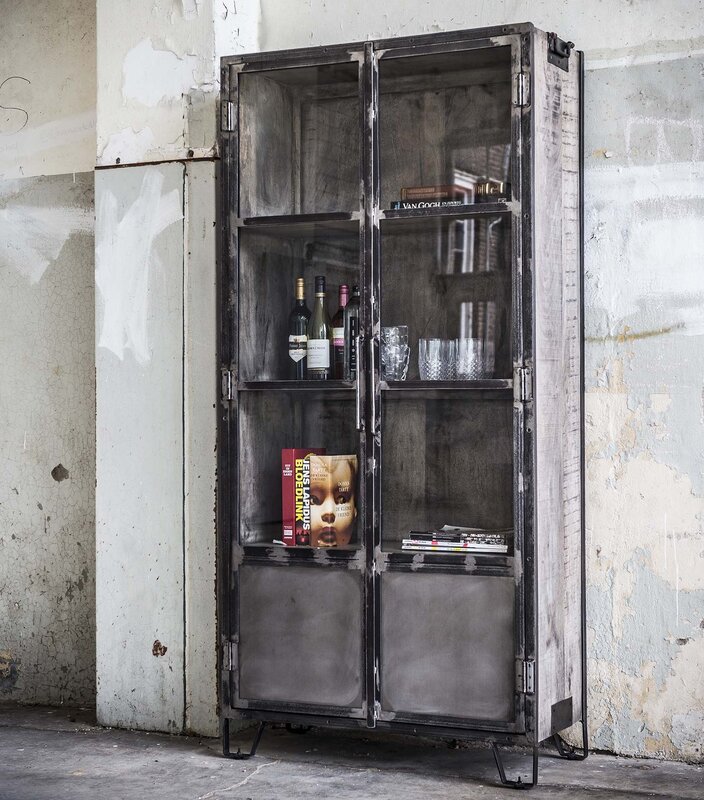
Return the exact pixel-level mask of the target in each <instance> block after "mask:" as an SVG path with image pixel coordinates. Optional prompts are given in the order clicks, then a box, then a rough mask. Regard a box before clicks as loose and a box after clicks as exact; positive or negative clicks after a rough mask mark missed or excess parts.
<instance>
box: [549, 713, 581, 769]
mask: <svg viewBox="0 0 704 800" xmlns="http://www.w3.org/2000/svg"><path fill="white" fill-rule="evenodd" d="M552 740H553V743H554V745H555V747H556V748H557V752H558V753H559V755H560V757H561V758H566V759H567V760H568V761H584V760H585V759H586V758H587V757H588V756H589V737H588V734H587V723H586V720H582V752H581V753H580V752H579V750H578V749H577V748H576V747H572V745H571V744H568V743H567V742H566V741H565V740H564V739H563V738H562V736H560V734H559V733H556V734H555V735H554V736H553V737H552Z"/></svg>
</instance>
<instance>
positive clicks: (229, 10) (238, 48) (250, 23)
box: [213, 0, 262, 58]
mask: <svg viewBox="0 0 704 800" xmlns="http://www.w3.org/2000/svg"><path fill="white" fill-rule="evenodd" d="M213 9H214V15H213V23H214V25H215V57H216V58H220V57H221V56H229V55H234V54H235V53H253V52H256V51H257V50H259V49H260V25H261V21H262V9H261V3H260V2H259V0H246V2H242V0H220V2H215V3H214V4H213Z"/></svg>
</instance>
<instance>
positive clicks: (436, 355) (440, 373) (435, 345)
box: [418, 339, 457, 381]
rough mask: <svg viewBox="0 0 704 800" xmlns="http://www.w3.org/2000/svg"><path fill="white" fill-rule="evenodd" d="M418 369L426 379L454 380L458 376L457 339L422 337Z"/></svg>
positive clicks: (419, 343) (419, 347) (423, 378)
mask: <svg viewBox="0 0 704 800" xmlns="http://www.w3.org/2000/svg"><path fill="white" fill-rule="evenodd" d="M418 369H419V371H420V377H421V380H424V381H447V380H454V379H455V378H456V377H457V340H456V339H421V340H420V341H419V342H418Z"/></svg>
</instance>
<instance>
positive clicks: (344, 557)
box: [241, 542, 364, 568]
mask: <svg viewBox="0 0 704 800" xmlns="http://www.w3.org/2000/svg"><path fill="white" fill-rule="evenodd" d="M241 548H242V552H243V554H244V562H245V563H250V564H257V563H260V564H271V565H277V564H278V565H281V566H286V565H292V564H296V565H298V566H335V565H340V566H343V567H345V568H349V567H350V562H356V561H360V562H361V561H363V560H364V550H363V548H362V547H360V546H359V545H343V546H340V547H282V546H281V545H278V544H273V543H272V542H258V543H256V544H254V543H252V544H244V545H241ZM360 568H361V563H360Z"/></svg>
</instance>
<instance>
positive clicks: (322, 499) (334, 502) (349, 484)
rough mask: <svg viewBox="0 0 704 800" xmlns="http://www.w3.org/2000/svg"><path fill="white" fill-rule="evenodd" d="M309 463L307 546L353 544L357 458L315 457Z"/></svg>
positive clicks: (351, 456)
mask: <svg viewBox="0 0 704 800" xmlns="http://www.w3.org/2000/svg"><path fill="white" fill-rule="evenodd" d="M309 461H310V546H311V547H344V546H345V545H348V544H351V543H353V542H354V539H355V534H356V522H357V456H356V455H316V454H313V455H311V456H310V457H309Z"/></svg>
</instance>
